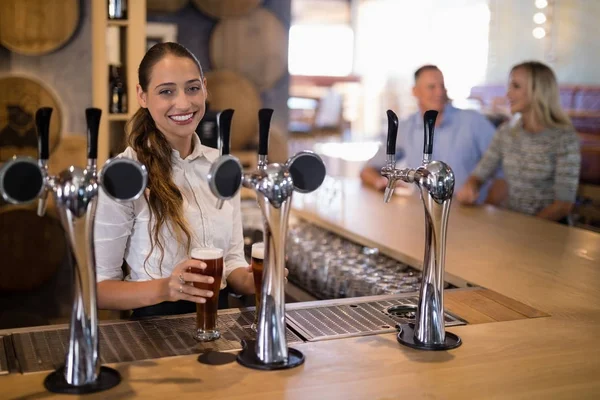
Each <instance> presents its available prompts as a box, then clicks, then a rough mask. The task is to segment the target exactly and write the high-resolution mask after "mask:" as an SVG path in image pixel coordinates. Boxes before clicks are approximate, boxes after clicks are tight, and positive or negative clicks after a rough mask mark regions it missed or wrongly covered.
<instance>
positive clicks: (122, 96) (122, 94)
mask: <svg viewBox="0 0 600 400" xmlns="http://www.w3.org/2000/svg"><path fill="white" fill-rule="evenodd" d="M109 68H110V72H109V104H108V111H109V112H110V113H111V114H127V88H126V86H125V83H124V80H123V79H122V72H121V67H120V66H117V65H110V66H109Z"/></svg>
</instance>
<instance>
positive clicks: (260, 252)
mask: <svg viewBox="0 0 600 400" xmlns="http://www.w3.org/2000/svg"><path fill="white" fill-rule="evenodd" d="M252 258H257V259H259V260H264V259H265V244H264V243H263V242H258V243H254V244H253V245H252Z"/></svg>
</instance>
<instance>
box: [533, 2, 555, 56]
mask: <svg viewBox="0 0 600 400" xmlns="http://www.w3.org/2000/svg"><path fill="white" fill-rule="evenodd" d="M534 3H535V7H536V9H537V10H536V12H535V14H533V23H534V24H535V26H534V28H533V30H532V32H531V33H532V34H533V37H534V38H536V39H539V40H542V39H544V41H545V45H546V49H545V56H546V60H547V61H549V62H552V61H555V54H554V36H555V35H554V33H555V32H553V31H552V29H553V19H554V7H555V0H534Z"/></svg>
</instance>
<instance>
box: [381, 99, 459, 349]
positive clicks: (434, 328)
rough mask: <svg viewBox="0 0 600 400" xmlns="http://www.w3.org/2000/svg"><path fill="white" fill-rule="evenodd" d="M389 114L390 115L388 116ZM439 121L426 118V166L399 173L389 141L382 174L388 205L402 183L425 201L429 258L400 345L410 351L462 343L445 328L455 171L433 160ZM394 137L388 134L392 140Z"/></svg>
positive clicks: (433, 115)
mask: <svg viewBox="0 0 600 400" xmlns="http://www.w3.org/2000/svg"><path fill="white" fill-rule="evenodd" d="M389 113H390V112H389V111H388V116H389ZM436 117H437V111H433V110H430V111H427V112H426V113H425V115H424V132H425V138H424V145H423V165H421V166H419V167H418V168H415V169H411V168H408V169H402V170H400V169H396V168H395V166H394V165H392V160H391V158H390V154H389V153H390V152H391V148H390V140H389V139H388V158H387V160H386V161H387V163H386V166H385V167H384V168H383V169H382V170H381V173H382V175H383V176H385V177H387V178H388V188H386V192H385V194H384V201H385V202H388V201H389V198H390V197H391V191H392V190H393V187H394V185H395V183H396V181H398V180H401V181H403V182H406V183H414V184H416V185H417V186H418V188H419V194H420V197H421V200H422V201H423V207H424V211H425V255H424V261H423V278H422V281H421V287H420V290H419V302H418V305H417V313H416V318H415V326H414V329H412V328H410V327H409V326H405V327H403V331H402V332H400V333H399V334H398V341H400V342H401V343H403V344H406V345H408V346H410V347H414V348H418V349H428V350H440V349H450V348H453V347H457V346H459V345H460V343H461V341H460V338H458V336H456V335H453V334H451V337H449V336H448V335H446V331H445V326H444V262H445V257H446V237H447V231H448V218H449V215H450V205H451V203H452V195H453V193H454V180H455V179H454V173H453V172H452V169H451V168H450V167H449V166H448V165H447V164H445V163H444V162H441V161H432V160H431V158H432V153H433V133H434V128H435V120H436ZM390 133H391V132H388V138H389V135H390ZM394 144H395V141H394ZM388 189H390V190H388ZM405 331H407V332H408V333H407V332H405Z"/></svg>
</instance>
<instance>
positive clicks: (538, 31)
mask: <svg viewBox="0 0 600 400" xmlns="http://www.w3.org/2000/svg"><path fill="white" fill-rule="evenodd" d="M532 33H533V37H534V38H536V39H541V38H543V37H544V36H546V30H545V29H544V28H542V27H541V26H538V27H537V28H533V32H532Z"/></svg>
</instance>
